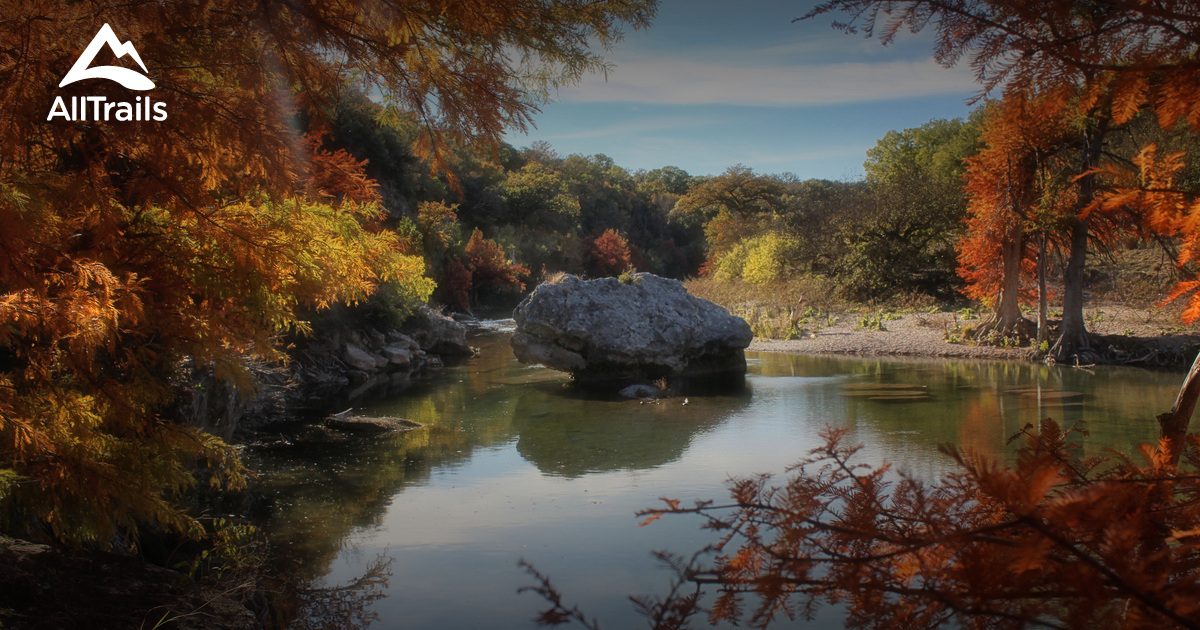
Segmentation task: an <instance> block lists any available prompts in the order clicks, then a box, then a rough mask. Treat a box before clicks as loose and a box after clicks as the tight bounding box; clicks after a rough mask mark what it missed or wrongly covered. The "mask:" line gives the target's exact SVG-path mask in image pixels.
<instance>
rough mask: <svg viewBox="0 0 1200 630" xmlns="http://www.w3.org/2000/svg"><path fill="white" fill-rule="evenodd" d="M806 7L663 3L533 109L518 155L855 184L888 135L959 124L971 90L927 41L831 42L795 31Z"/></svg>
mask: <svg viewBox="0 0 1200 630" xmlns="http://www.w3.org/2000/svg"><path fill="white" fill-rule="evenodd" d="M813 4H814V3H813V2H810V1H803V0H801V1H791V2H787V1H779V0H741V1H737V0H725V1H719V0H663V1H662V3H661V5H660V7H659V12H658V17H657V18H656V19H655V21H654V23H653V24H652V25H651V27H650V28H649V29H647V30H643V31H636V32H629V33H627V35H626V38H625V40H624V41H622V42H620V43H618V44H617V46H616V47H615V48H614V50H613V51H612V52H611V53H610V55H609V59H610V60H611V61H612V62H613V64H615V68H614V69H613V71H612V72H610V73H609V76H608V80H607V81H605V79H604V77H603V76H600V75H595V76H590V77H587V78H585V79H584V80H583V81H582V82H581V83H580V84H579V85H578V86H575V87H571V88H567V89H563V90H561V91H560V92H559V94H558V98H557V101H556V102H553V103H550V104H548V105H546V106H545V107H543V108H542V113H541V114H540V115H538V116H537V118H536V119H535V122H536V124H537V129H534V130H531V131H530V133H528V134H520V133H510V134H509V135H508V138H507V139H508V142H510V143H511V144H514V145H516V146H518V147H523V146H528V145H529V144H531V143H532V142H534V141H536V140H545V141H547V142H549V143H550V144H551V145H552V146H553V147H554V148H555V150H557V151H558V152H559V153H560V154H563V155H567V154H571V153H582V154H588V155H590V154H594V153H603V154H606V155H608V156H610V157H612V158H613V159H614V160H615V161H616V163H617V164H620V165H621V166H624V167H625V168H627V169H630V170H636V169H652V168H658V167H661V166H666V165H672V166H678V167H680V168H683V169H684V170H686V171H688V172H689V173H691V174H693V175H715V174H718V173H720V172H721V171H723V170H725V168H726V167H728V166H731V165H733V164H739V163H740V164H745V165H747V166H749V167H751V168H753V169H754V170H755V171H758V172H762V173H783V172H791V173H795V174H796V175H798V176H800V177H801V178H804V179H807V178H810V177H817V178H825V179H835V180H854V179H858V178H860V177H861V176H862V172H863V171H862V162H863V159H864V158H865V153H866V151H867V149H869V148H870V147H872V146H874V144H875V142H876V141H877V140H879V138H881V137H882V136H883V135H884V134H885V133H887V132H888V131H889V130H892V129H905V128H908V127H916V126H919V125H921V124H924V123H925V122H927V121H929V120H931V119H933V118H958V117H963V116H966V114H967V113H968V112H969V111H970V106H969V105H968V104H967V101H968V100H969V99H970V98H971V97H972V96H974V95H975V94H976V92H977V90H978V86H977V85H976V84H975V82H974V78H973V76H972V74H971V71H970V70H969V69H967V68H965V67H964V68H952V69H946V68H942V67H941V66H938V65H937V64H936V63H934V62H933V60H932V56H931V51H932V37H931V34H927V33H920V34H917V35H909V34H907V33H906V34H905V36H902V37H901V38H900V41H899V42H897V43H896V44H893V45H891V46H888V47H886V48H885V47H884V46H882V45H880V43H879V41H878V40H875V39H865V38H863V37H862V36H859V35H847V34H845V33H842V32H841V31H837V30H834V29H833V28H832V26H831V24H832V22H833V18H832V16H828V15H826V16H821V17H819V18H815V19H812V20H807V21H804V22H799V23H792V19H793V18H796V17H800V16H801V15H803V14H805V13H806V12H807V11H808V9H809V8H810V7H811V6H812V5H813Z"/></svg>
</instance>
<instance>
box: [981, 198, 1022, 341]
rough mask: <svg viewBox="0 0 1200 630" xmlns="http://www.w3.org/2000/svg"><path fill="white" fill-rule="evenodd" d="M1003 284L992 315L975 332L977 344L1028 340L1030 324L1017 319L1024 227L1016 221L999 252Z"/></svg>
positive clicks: (1018, 317)
mask: <svg viewBox="0 0 1200 630" xmlns="http://www.w3.org/2000/svg"><path fill="white" fill-rule="evenodd" d="M1000 254H1001V262H1002V264H1003V273H1004V275H1003V278H1004V282H1003V285H1002V286H1001V288H1000V300H999V301H998V302H997V304H996V312H995V313H993V314H992V317H991V318H990V319H989V320H988V321H987V322H985V323H983V324H981V325H980V326H979V329H978V330H976V332H975V338H976V339H978V340H979V341H984V342H987V341H992V342H995V341H998V339H997V337H1000V338H1011V337H1016V338H1017V341H1018V342H1019V341H1023V340H1024V339H1027V338H1029V336H1030V333H1031V332H1033V330H1032V328H1033V323H1032V322H1030V321H1029V320H1027V319H1025V318H1024V317H1022V316H1021V262H1022V261H1023V260H1024V258H1025V225H1024V222H1023V221H1022V220H1020V219H1016V220H1013V221H1012V223H1011V225H1010V226H1009V228H1008V234H1007V235H1006V236H1005V239H1004V245H1003V246H1002V247H1001V249H1000Z"/></svg>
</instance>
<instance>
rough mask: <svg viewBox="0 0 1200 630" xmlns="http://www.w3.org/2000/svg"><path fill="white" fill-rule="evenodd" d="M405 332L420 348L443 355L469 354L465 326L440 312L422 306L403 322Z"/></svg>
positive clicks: (469, 348) (459, 355)
mask: <svg viewBox="0 0 1200 630" xmlns="http://www.w3.org/2000/svg"><path fill="white" fill-rule="evenodd" d="M404 329H405V333H406V334H407V335H408V337H409V338H410V339H411V340H412V341H414V342H416V343H417V344H418V345H419V346H420V348H421V349H422V350H425V351H426V352H432V353H434V354H439V355H441V356H443V357H464V356H471V355H472V354H473V353H474V351H473V350H471V346H469V345H468V344H467V328H466V326H463V325H462V324H460V323H459V322H456V321H454V320H453V319H450V318H449V317H446V316H445V315H442V314H441V313H439V312H437V311H435V310H433V309H432V308H429V307H428V306H422V307H420V308H418V309H417V311H416V312H415V313H413V316H412V317H411V318H410V319H409V320H408V322H406V323H405V326H404Z"/></svg>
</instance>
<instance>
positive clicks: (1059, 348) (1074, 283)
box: [1050, 217, 1091, 363]
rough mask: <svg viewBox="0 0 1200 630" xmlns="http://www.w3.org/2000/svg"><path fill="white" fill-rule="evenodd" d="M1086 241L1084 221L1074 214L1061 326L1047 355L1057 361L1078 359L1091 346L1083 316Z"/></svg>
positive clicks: (1086, 227)
mask: <svg viewBox="0 0 1200 630" xmlns="http://www.w3.org/2000/svg"><path fill="white" fill-rule="evenodd" d="M1087 242H1088V221H1087V219H1081V218H1079V217H1076V218H1075V219H1074V220H1072V222H1071V254H1070V257H1069V258H1068V259H1067V268H1066V270H1065V271H1064V273H1063V318H1062V326H1061V328H1060V329H1059V336H1058V341H1057V342H1056V343H1055V344H1054V348H1052V349H1051V350H1050V356H1051V357H1053V358H1054V360H1055V361H1056V362H1058V363H1066V362H1068V361H1071V360H1076V361H1078V360H1080V358H1081V356H1080V355H1081V354H1082V353H1083V351H1085V350H1087V349H1088V348H1090V347H1091V337H1090V335H1088V331H1087V322H1086V321H1085V320H1084V319H1083V272H1084V269H1085V268H1086V265H1087ZM1084 362H1087V363H1090V362H1091V361H1087V360H1085V361H1084Z"/></svg>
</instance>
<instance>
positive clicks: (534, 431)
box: [253, 332, 1182, 629]
mask: <svg viewBox="0 0 1200 630" xmlns="http://www.w3.org/2000/svg"><path fill="white" fill-rule="evenodd" d="M472 344H473V345H475V346H477V347H479V348H480V349H481V354H480V355H479V356H478V357H475V358H474V359H472V360H470V361H469V362H467V363H466V364H464V365H461V366H457V367H453V368H448V369H446V370H444V371H442V372H440V373H438V374H437V375H435V376H434V377H433V378H431V379H429V380H427V381H425V382H423V383H419V384H418V385H416V386H414V387H413V388H411V389H409V390H408V391H406V392H404V394H403V395H401V396H398V397H396V398H395V399H393V400H387V401H380V402H376V403H372V404H370V405H368V406H366V407H364V408H363V412H364V413H367V414H373V415H388V416H401V417H405V418H410V419H413V420H416V421H418V422H421V423H423V424H425V425H426V426H425V428H422V429H418V430H416V431H412V432H408V433H402V434H395V435H389V436H385V437H383V438H365V439H357V438H355V439H341V440H332V441H331V440H330V439H328V437H327V436H323V437H321V438H320V439H310V440H305V439H297V440H294V444H293V445H291V446H284V447H276V448H271V449H260V450H258V451H257V452H255V453H254V455H253V459H254V465H255V466H256V467H257V468H258V469H259V470H260V471H261V472H262V473H263V483H264V484H265V485H266V491H267V492H268V493H269V494H271V495H273V496H274V497H275V498H276V500H277V507H278V510H277V513H276V514H275V516H274V517H273V519H272V522H271V524H270V526H269V529H270V532H271V534H272V536H274V537H275V539H276V540H278V541H279V542H280V543H281V544H282V545H283V546H284V547H285V548H286V549H287V559H288V561H289V562H291V563H292V565H293V566H294V571H295V572H296V574H297V575H298V576H299V577H300V579H302V580H311V582H312V584H313V585H315V586H324V587H335V586H345V585H350V584H353V583H354V582H355V580H357V579H359V578H360V577H362V576H363V575H364V573H365V572H366V571H367V570H368V568H369V567H370V566H371V565H372V564H373V563H376V562H377V561H378V560H379V559H380V558H383V559H385V560H388V561H390V564H389V565H388V570H387V572H386V573H385V577H386V584H385V583H383V582H379V583H377V584H376V585H375V586H373V587H371V588H366V589H358V590H355V591H352V593H353V595H351V596H350V599H351V600H353V601H352V603H351V604H350V608H354V609H355V611H357V612H363V613H365V614H366V615H367V616H368V617H371V616H373V617H374V619H375V621H374V622H373V623H372V624H371V627H372V628H437V629H452V628H489V629H502V628H525V629H527V628H532V627H534V626H533V624H532V623H531V621H530V620H531V619H532V617H533V616H534V615H535V614H536V612H537V611H538V610H539V609H540V608H541V607H542V604H543V603H542V601H541V600H540V599H539V598H538V597H537V596H535V595H532V594H523V595H517V594H516V589H517V588H518V587H520V586H524V585H529V584H532V579H531V578H530V577H528V576H527V575H526V574H525V573H524V572H523V571H522V570H521V569H520V568H519V567H518V566H517V563H518V561H519V560H521V559H524V560H526V561H527V562H529V563H531V564H533V565H535V566H536V567H537V568H538V569H539V570H541V571H542V572H543V573H546V574H548V575H550V576H551V577H552V579H553V581H554V583H555V585H556V586H557V587H558V588H559V589H560V590H562V591H563V592H564V593H565V594H566V596H567V597H568V599H569V600H570V601H571V602H573V603H578V604H579V605H580V606H581V607H582V608H583V609H584V610H585V611H586V612H587V613H588V614H589V615H591V616H595V617H598V618H599V620H600V622H601V624H602V625H603V626H604V627H606V628H627V627H644V621H643V620H642V619H641V618H639V617H637V616H636V614H635V612H634V609H633V607H632V605H631V604H630V602H629V600H628V596H629V595H639V594H654V595H658V594H661V593H662V592H664V590H665V589H666V587H667V584H668V582H669V580H670V577H671V575H670V573H669V572H668V571H666V570H664V569H662V568H660V567H659V566H658V565H657V564H656V562H655V561H654V560H653V559H652V558H651V556H650V552H651V551H653V550H668V551H674V552H677V553H680V554H690V553H691V552H693V551H695V550H696V549H699V548H701V547H703V546H704V545H705V544H707V543H709V542H711V541H712V537H711V534H709V533H708V532H704V531H701V530H699V529H698V527H697V526H698V524H699V522H698V521H697V520H695V519H689V518H687V517H674V518H665V519H663V520H660V521H658V522H656V523H653V524H651V525H649V526H647V527H639V526H638V519H636V518H635V517H634V513H635V512H636V511H638V510H639V509H644V508H647V507H653V506H655V505H656V502H657V500H658V497H663V496H666V497H674V498H679V499H683V500H684V501H685V502H690V500H691V499H701V498H722V497H724V496H725V490H724V488H725V486H724V484H725V481H726V480H727V479H729V478H730V477H732V476H742V475H748V474H752V473H759V472H775V473H782V471H783V470H784V469H785V468H786V467H787V466H788V465H789V464H792V463H794V462H795V461H796V460H798V459H799V458H801V457H802V456H803V455H804V454H805V453H807V451H808V450H809V449H811V448H814V447H815V446H817V445H818V444H819V443H820V438H819V436H818V432H819V431H820V430H821V429H822V428H823V427H825V426H835V427H846V428H849V429H850V431H851V435H852V437H853V439H854V440H855V441H857V442H862V443H863V444H864V445H865V449H864V453H863V457H864V459H866V460H868V461H876V462H877V461H881V460H883V459H887V460H889V461H892V462H895V463H897V464H898V465H899V466H900V467H902V468H905V469H907V470H909V471H911V472H913V473H915V474H917V475H918V476H921V477H926V478H932V477H936V476H937V475H939V474H940V473H942V472H945V471H947V470H949V469H950V466H951V463H950V462H949V461H948V459H947V458H946V457H945V456H944V455H942V454H940V453H938V452H937V445H938V444H941V443H953V444H958V445H961V446H964V447H968V448H972V449H975V450H977V451H982V452H985V453H990V454H994V455H996V456H998V457H1005V456H1006V453H1007V452H1008V451H1007V447H1006V446H1005V444H1006V440H1007V438H1008V436H1010V435H1012V434H1013V433H1015V432H1016V431H1018V430H1019V429H1020V428H1021V427H1022V426H1023V425H1024V424H1026V423H1030V422H1036V421H1037V419H1038V418H1042V417H1052V418H1054V419H1056V420H1059V421H1060V422H1063V423H1065V424H1066V423H1071V422H1078V421H1083V422H1085V423H1086V426H1087V428H1088V430H1089V431H1090V432H1091V435H1090V436H1088V437H1081V438H1080V440H1081V441H1082V442H1083V444H1084V447H1085V449H1086V450H1087V451H1089V452H1091V453H1100V452H1102V451H1103V449H1105V448H1118V449H1128V448H1130V447H1132V446H1134V445H1136V444H1138V443H1141V442H1147V441H1152V440H1153V439H1154V438H1155V423H1154V420H1153V418H1154V416H1155V415H1156V414H1157V413H1160V412H1161V411H1164V410H1166V409H1167V408H1169V407H1170V405H1171V403H1172V402H1173V400H1174V396H1175V392H1176V390H1177V388H1178V386H1179V383H1180V381H1181V380H1182V374H1175V373H1160V372H1147V371H1141V370H1133V369H1122V368H1096V369H1094V370H1090V371H1089V370H1079V369H1070V368H1049V367H1046V366H1041V365H1024V364H1007V363H969V362H947V361H904V360H896V359H848V358H830V357H811V356H800V355H782V354H767V353H750V354H748V359H749V364H750V374H749V375H748V377H747V379H746V387H745V389H744V390H742V391H735V392H725V393H722V394H718V395H711V396H689V398H688V404H687V405H683V404H682V402H683V400H682V399H667V400H663V401H660V403H659V404H639V403H638V402H637V401H624V402H618V401H605V400H595V399H588V398H586V397H583V396H581V395H579V394H578V393H576V392H575V390H574V389H572V388H571V387H570V386H569V382H568V379H567V378H566V377H565V376H563V375H561V374H559V373H557V372H553V371H550V370H546V369H543V368H539V367H528V366H523V365H521V364H519V363H517V362H516V361H515V359H513V357H512V352H511V351H510V350H509V349H508V343H507V336H506V335H505V334H504V333H503V332H484V333H479V334H478V335H477V336H476V337H475V338H474V339H473V341H472ZM356 607H357V608H356ZM343 609H345V606H343ZM310 612H311V611H310ZM313 614H316V613H315V612H314V613H313ZM784 625H786V624H781V625H780V627H783V626H784ZM795 625H796V626H801V625H803V626H804V627H814V628H822V627H831V628H833V627H841V623H840V616H839V615H838V614H836V612H835V611H828V612H827V613H826V614H825V615H824V616H823V617H821V618H818V620H817V621H816V622H813V623H811V624H802V623H801V622H796V624H795Z"/></svg>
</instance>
